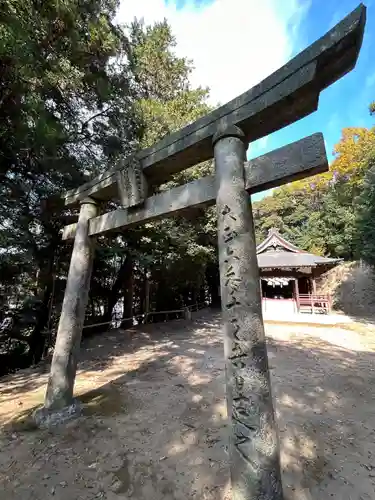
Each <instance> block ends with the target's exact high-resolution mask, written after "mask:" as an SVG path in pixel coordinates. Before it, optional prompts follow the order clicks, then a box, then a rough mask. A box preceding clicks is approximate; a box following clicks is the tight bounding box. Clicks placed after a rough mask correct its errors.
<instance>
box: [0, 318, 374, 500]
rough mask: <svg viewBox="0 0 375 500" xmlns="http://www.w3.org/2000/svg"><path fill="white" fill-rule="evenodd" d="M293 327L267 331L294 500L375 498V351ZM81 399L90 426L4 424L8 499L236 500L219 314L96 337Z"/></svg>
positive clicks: (24, 414) (24, 418)
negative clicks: (231, 482)
mask: <svg viewBox="0 0 375 500" xmlns="http://www.w3.org/2000/svg"><path fill="white" fill-rule="evenodd" d="M283 329H285V326H284V327H283V326H277V325H269V326H268V327H267V333H268V346H269V358H270V367H271V374H272V385H273V393H274V397H275V398H276V400H277V405H276V406H277V416H278V423H279V429H280V440H281V448H282V467H283V482H284V490H285V493H286V498H287V499H290V500H297V499H298V500H318V499H319V500H320V499H321V498H330V497H334V498H347V499H349V498H350V499H351V500H369V499H371V498H374V484H375V465H374V467H373V465H372V464H375V460H374V457H375V439H374V436H375V435H374V430H373V429H374V427H375V417H374V415H375V400H374V394H373V390H372V387H373V385H374V382H375V367H374V358H373V353H371V352H366V351H365V350H364V349H361V348H360V347H361V344H360V343H358V345H357V344H356V345H355V346H354V348H352V349H349V348H348V347H343V345H346V344H345V343H344V344H343V343H342V342H341V344H340V342H338V343H335V342H333V341H332V338H333V337H332V335H333V336H334V335H337V334H339V335H340V330H339V329H335V333H334V334H332V332H331V333H330V335H328V337H326V338H325V337H324V335H322V334H321V333H319V332H320V330H321V329H313V328H312V327H304V326H301V325H299V326H298V325H295V326H290V325H288V326H287V329H288V332H287V334H285V332H284V330H283ZM327 331H331V330H330V328H329V327H327ZM349 334H350V335H355V333H353V332H346V335H349ZM20 376H21V375H20ZM21 380H22V378H19V379H18V384H19V385H18V386H17V387H18V389H17V390H18V398H19V399H22V392H25V393H27V392H28V391H29V387H30V385H28V381H27V379H26V378H25V380H24V384H25V385H24V386H22V383H21ZM30 383H33V384H36V385H37V384H38V383H39V382H38V375H37V374H36V375H35V380H33V381H32V382H30ZM2 388H3V387H1V389H2ZM34 388H35V387H34ZM77 394H78V397H79V399H80V400H81V401H82V403H83V405H84V416H83V417H81V418H79V419H77V420H75V421H72V422H69V423H68V424H66V425H65V426H61V427H58V428H56V429H54V430H53V431H42V430H35V429H33V428H32V426H31V427H30V426H29V425H28V422H29V420H28V415H29V414H30V408H27V409H25V410H23V409H20V410H19V411H18V412H17V413H16V416H15V417H13V418H12V419H11V421H8V423H7V424H6V425H4V433H3V435H2V438H1V441H2V442H1V443H0V444H1V450H2V451H1V452H0V470H1V471H5V472H3V473H2V475H1V476H0V477H1V483H2V484H1V486H2V490H3V492H4V493H3V496H2V498H3V499H4V500H10V499H14V498H16V499H21V498H22V500H31V499H34V498H38V499H43V498H50V496H51V494H53V495H54V497H55V498H58V499H59V498H61V499H63V498H68V497H70V498H81V499H85V500H86V499H87V500H89V499H94V498H105V499H109V500H111V499H122V498H133V499H135V500H143V499H150V498H152V499H153V500H161V499H163V500H172V499H173V500H175V499H176V500H180V499H181V500H182V499H184V500H185V499H186V498H192V499H205V500H214V499H215V500H218V499H221V500H224V499H225V500H227V499H229V498H230V496H229V472H228V455H227V429H226V410H225V400H224V363H223V347H222V339H221V332H220V318H219V316H218V315H217V314H216V315H215V314H214V315H213V314H211V313H208V312H206V313H201V314H200V315H197V316H196V317H195V320H194V323H193V325H192V324H191V323H187V322H184V321H175V322H172V323H168V324H157V325H149V326H143V327H142V328H141V329H140V330H138V331H137V330H136V329H133V330H130V331H126V332H124V331H117V332H110V333H108V334H106V335H102V336H97V337H94V338H91V339H88V340H87V341H86V342H85V343H84V350H83V355H82V362H81V364H80V373H79V376H78V381H77ZM9 395H11V396H12V397H13V396H14V392H12V393H9ZM27 429H29V430H33V432H25V430H27ZM51 492H53V493H51Z"/></svg>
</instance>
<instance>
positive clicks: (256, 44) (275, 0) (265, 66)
mask: <svg viewBox="0 0 375 500" xmlns="http://www.w3.org/2000/svg"><path fill="white" fill-rule="evenodd" d="M281 4H282V5H281ZM305 13H306V2H304V4H303V5H302V0H283V1H282V2H281V0H215V1H214V2H212V3H211V4H209V5H206V6H200V7H197V6H196V5H194V1H192V0H188V1H187V2H186V3H185V5H184V7H183V8H182V9H180V10H177V9H176V7H175V4H174V2H171V1H170V2H169V3H168V5H166V4H165V2H164V0H133V1H130V0H122V1H121V6H120V10H119V13H118V16H117V20H118V21H119V22H121V23H128V22H131V21H132V20H133V18H134V17H137V18H141V17H143V18H144V20H145V22H146V23H147V24H152V23H153V22H155V21H160V20H163V19H164V18H167V20H168V22H169V24H170V25H171V27H172V30H173V34H174V35H175V37H176V40H177V48H176V53H177V54H178V55H180V56H185V57H188V58H189V59H192V60H193V63H194V66H195V70H194V71H193V74H192V75H191V83H192V85H194V86H199V85H200V86H203V87H205V86H208V87H210V101H211V103H212V104H214V105H215V104H217V103H218V102H220V103H221V104H224V103H225V102H227V101H229V100H230V99H233V98H234V97H236V96H237V95H239V94H241V93H243V92H245V91H246V90H248V89H249V88H251V87H252V86H253V85H255V84H256V83H258V82H260V81H261V80H263V79H264V78H265V77H266V76H268V75H269V74H270V73H272V72H273V71H275V70H276V69H277V68H278V67H279V66H282V65H283V64H284V63H285V62H286V61H287V60H288V59H289V58H290V57H291V56H292V54H293V53H294V52H295V49H296V48H297V43H298V31H299V26H300V23H301V21H302V19H303V17H304V14H305Z"/></svg>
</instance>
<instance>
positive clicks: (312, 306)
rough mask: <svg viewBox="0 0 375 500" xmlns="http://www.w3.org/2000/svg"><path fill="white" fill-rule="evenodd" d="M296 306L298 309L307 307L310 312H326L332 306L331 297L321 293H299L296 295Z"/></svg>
mask: <svg viewBox="0 0 375 500" xmlns="http://www.w3.org/2000/svg"><path fill="white" fill-rule="evenodd" d="M297 308H298V311H301V310H302V309H309V310H310V312H312V313H315V312H320V313H325V314H328V313H330V312H331V308H332V301H331V297H330V295H323V294H299V295H298V296H297Z"/></svg>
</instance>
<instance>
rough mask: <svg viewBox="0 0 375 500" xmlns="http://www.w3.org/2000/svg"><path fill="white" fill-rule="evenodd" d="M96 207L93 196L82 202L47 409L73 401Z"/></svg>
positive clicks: (49, 382)
mask: <svg viewBox="0 0 375 500" xmlns="http://www.w3.org/2000/svg"><path fill="white" fill-rule="evenodd" d="M97 210H98V208H97V205H96V204H95V202H94V201H93V200H92V199H90V198H88V199H85V200H83V201H82V204H81V211H80V214H79V219H78V224H77V231H76V236H75V240H74V247H73V253H72V257H71V261H70V267H69V274H68V280H67V283H66V289H65V295H64V301H63V305H62V310H61V316H60V322H59V327H58V330H57V337H56V343H55V349H54V353H53V358H52V365H51V372H50V376H49V380H48V386H47V393H46V399H45V408H46V409H47V410H60V409H62V408H64V407H66V406H71V405H72V403H73V386H74V380H75V375H76V370H77V357H78V353H79V347H80V343H81V335H82V328H83V322H84V319H85V309H86V303H87V299H88V293H89V287H90V278H91V270H92V262H93V257H94V244H95V241H94V239H93V238H91V237H90V236H89V234H88V227H89V225H88V221H89V219H91V218H92V217H95V215H97Z"/></svg>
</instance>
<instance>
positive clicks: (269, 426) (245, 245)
mask: <svg viewBox="0 0 375 500" xmlns="http://www.w3.org/2000/svg"><path fill="white" fill-rule="evenodd" d="M219 137H220V138H216V139H215V140H214V141H215V142H214V144H215V162H216V176H217V186H218V194H217V199H216V203H217V214H218V244H219V261H220V282H221V301H222V311H223V322H224V335H225V343H224V345H225V358H226V377H227V402H228V405H227V406H228V416H229V419H230V448H229V449H230V465H231V478H232V489H233V500H271V499H272V500H281V499H282V488H281V477H280V465H279V448H278V442H277V434H276V426H275V421H274V414H273V406H272V398H271V390H270V379H269V374H268V363H267V352H266V345H265V336H264V328H263V320H262V309H261V298H260V288H259V271H258V266H257V260H256V246H255V235H254V227H253V221H252V213H251V203H250V199H249V196H248V195H247V193H246V191H245V189H244V188H245V183H244V170H243V168H244V165H243V163H244V160H243V159H244V156H245V147H244V143H243V134H242V132H241V131H240V130H239V129H238V128H236V127H229V128H228V129H227V130H226V131H225V132H224V133H223V134H221V136H219Z"/></svg>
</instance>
